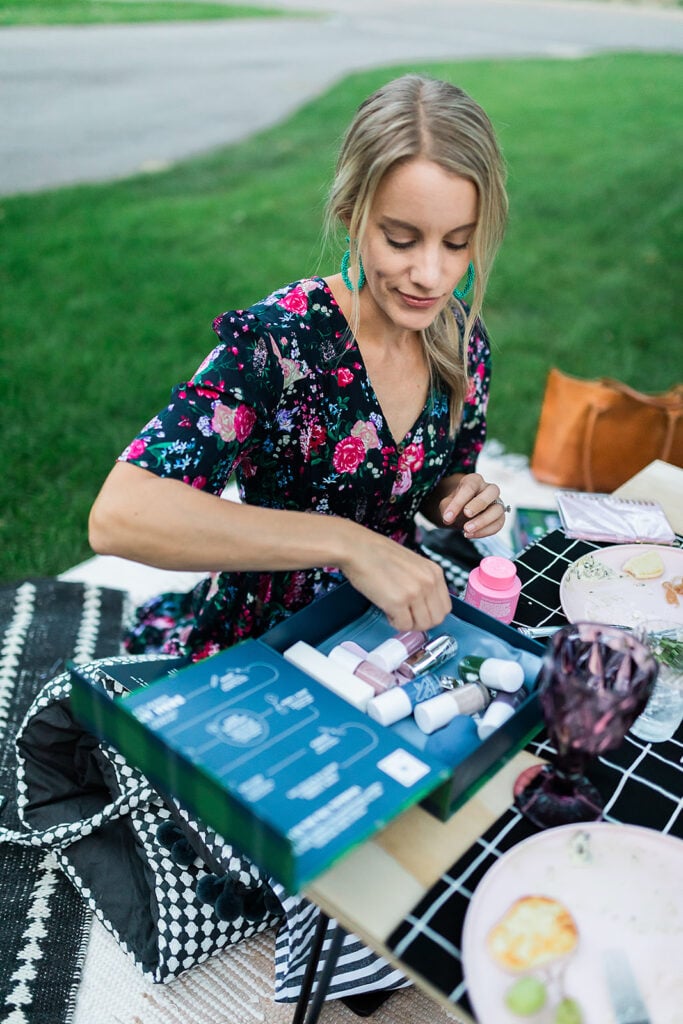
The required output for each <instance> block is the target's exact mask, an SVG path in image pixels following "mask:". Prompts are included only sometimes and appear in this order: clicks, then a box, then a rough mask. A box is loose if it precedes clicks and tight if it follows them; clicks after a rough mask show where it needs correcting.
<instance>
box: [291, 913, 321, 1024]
mask: <svg viewBox="0 0 683 1024" xmlns="http://www.w3.org/2000/svg"><path fill="white" fill-rule="evenodd" d="M329 923H330V919H329V917H328V916H327V914H323V912H322V910H321V911H320V913H319V915H318V923H317V924H316V926H315V934H314V935H313V942H312V944H311V951H310V953H309V956H308V963H307V964H306V972H305V974H304V980H303V982H302V984H301V992H300V993H299V998H298V999H297V1002H296V1010H295V1011H294V1017H293V1018H292V1024H303V1022H304V1018H305V1016H306V1010H307V1009H308V1003H309V1000H310V998H311V991H312V989H313V982H314V981H315V975H316V972H317V970H318V964H319V963H320V954H321V952H322V948H323V942H324V941H325V935H326V933H327V926H328V925H329Z"/></svg>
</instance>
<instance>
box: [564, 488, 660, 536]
mask: <svg viewBox="0 0 683 1024" xmlns="http://www.w3.org/2000/svg"><path fill="white" fill-rule="evenodd" d="M556 497H557V507H558V511H559V513H560V521H561V523H562V529H563V530H564V532H565V534H566V535H567V536H568V537H572V538H575V539H577V540H593V541H606V542H607V543H612V544H629V543H633V542H634V541H635V542H644V543H649V544H673V542H674V541H675V539H676V535H675V533H674V531H673V528H672V526H671V523H670V522H669V520H668V519H667V517H666V513H665V512H664V509H663V508H662V506H661V505H660V504H659V503H658V502H656V501H636V500H632V499H629V498H616V497H614V495H612V494H587V493H585V492H584V491H558V492H557V496H556Z"/></svg>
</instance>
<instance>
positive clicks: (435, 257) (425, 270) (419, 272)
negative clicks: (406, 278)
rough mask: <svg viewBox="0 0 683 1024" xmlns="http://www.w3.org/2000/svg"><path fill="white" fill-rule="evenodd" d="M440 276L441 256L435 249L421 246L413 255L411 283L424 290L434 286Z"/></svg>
mask: <svg viewBox="0 0 683 1024" xmlns="http://www.w3.org/2000/svg"><path fill="white" fill-rule="evenodd" d="M440 277H441V258H440V255H439V253H438V251H437V250H435V249H431V248H429V247H426V246H425V247H423V248H422V249H421V250H420V251H419V252H417V253H416V255H415V263H414V264H413V269H412V273H411V280H412V282H413V284H416V285H419V286H420V287H421V288H424V289H425V291H429V290H430V289H433V288H435V287H436V286H437V285H438V283H439V280H440Z"/></svg>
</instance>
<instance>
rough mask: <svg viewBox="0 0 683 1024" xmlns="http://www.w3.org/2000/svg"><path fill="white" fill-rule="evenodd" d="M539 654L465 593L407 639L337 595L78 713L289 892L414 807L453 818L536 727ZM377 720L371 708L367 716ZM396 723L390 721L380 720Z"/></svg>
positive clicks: (377, 614) (76, 692) (97, 698)
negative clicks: (432, 623) (434, 624)
mask: <svg viewBox="0 0 683 1024" xmlns="http://www.w3.org/2000/svg"><path fill="white" fill-rule="evenodd" d="M544 649H545V648H544V646H543V645H542V644H541V643H539V642H538V641H537V640H535V639H533V638H531V637H527V636H524V635H523V634H521V633H520V632H518V631H517V630H515V629H513V628H512V627H511V626H509V625H507V624H506V623H504V622H501V621H500V620H499V619H496V618H494V617H493V616H491V615H488V614H486V613H485V612H482V611H481V610H480V609H478V608H475V607H473V606H472V605H471V604H468V603H467V602H465V601H462V600H460V599H459V598H455V597H454V598H453V599H452V611H451V613H449V615H447V616H446V618H445V620H444V621H443V623H441V624H440V625H439V627H438V628H437V629H434V630H430V631H429V633H427V634H419V635H414V634H400V633H396V631H395V630H393V629H392V628H391V627H390V626H389V624H388V622H387V620H386V618H385V616H384V615H383V613H382V612H381V611H380V610H379V609H378V608H375V607H374V606H372V605H370V604H369V603H368V601H367V600H366V599H365V598H364V597H363V596H362V595H361V594H359V593H358V592H357V591H356V590H354V589H353V588H352V587H351V586H350V584H344V585H342V586H341V587H339V588H338V589H337V590H336V591H334V592H333V593H331V594H329V595H326V596H324V597H322V598H320V599H319V600H318V601H316V602H314V604H312V605H310V606H309V607H307V608H305V609H303V611H301V612H298V613H296V614H294V615H292V616H291V617H290V618H288V619H286V620H285V621H284V622H282V623H280V624H279V625H278V626H276V627H274V628H273V629H272V630H270V631H269V632H268V633H266V634H265V635H264V636H262V637H260V638H259V639H258V640H246V641H244V642H243V643H241V644H238V645H236V646H235V647H232V648H229V649H227V650H225V651H222V652H220V653H219V654H216V655H214V656H212V657H210V658H206V659H205V660H204V661H200V662H197V663H195V664H190V665H188V666H187V667H183V668H180V669H179V670H178V671H175V672H174V673H173V674H169V675H165V676H163V677H162V678H160V679H157V680H155V681H153V682H150V683H149V684H148V685H147V686H144V687H141V688H139V689H137V690H134V691H133V692H131V693H130V694H127V695H126V696H125V697H120V698H114V699H111V698H109V697H107V696H106V695H103V693H102V691H101V689H99V688H98V687H96V686H95V685H93V683H92V681H91V680H89V678H88V673H87V671H85V670H84V669H82V668H81V667H79V666H72V667H71V672H72V694H71V701H72V707H73V708H74V713H75V714H76V715H77V716H78V717H79V718H80V719H81V721H83V722H84V723H85V724H86V725H87V726H88V728H89V730H90V731H91V732H94V733H95V734H96V735H98V736H100V737H101V738H103V739H105V740H107V741H108V742H110V743H112V744H113V745H114V746H116V747H117V748H118V749H119V750H121V752H122V753H123V754H124V756H125V757H126V758H127V760H129V761H130V763H132V764H133V765H135V766H137V767H139V768H140V769H141V770H142V771H143V772H144V773H145V774H146V775H147V776H148V777H149V778H150V779H151V780H152V781H153V782H155V783H156V785H158V786H159V787H160V788H161V789H163V790H165V789H166V788H168V786H169V784H170V781H171V780H172V783H173V789H174V792H175V793H176V794H177V796H178V798H179V799H180V800H181V802H182V803H183V804H184V805H185V806H186V807H188V809H189V810H190V811H192V812H194V813H195V814H198V815H199V816H200V817H201V818H202V819H203V820H205V821H206V822H207V824H208V825H210V826H211V827H212V828H214V829H215V830H216V831H217V832H218V833H219V834H221V835H224V836H225V837H226V839H227V840H228V841H232V842H234V843H236V844H239V846H240V849H241V850H242V851H243V852H244V853H245V854H246V855H248V856H251V857H252V858H253V859H254V860H255V861H256V862H257V863H258V864H259V865H260V866H261V867H262V868H263V869H264V870H266V871H268V872H269V873H270V874H272V875H273V876H274V877H275V878H277V879H278V880H280V881H281V882H282V884H283V885H284V886H285V888H287V889H288V890H289V891H291V892H298V891H301V890H302V887H304V886H305V885H306V883H307V882H309V881H311V880H312V879H313V878H315V877H317V876H318V875H319V874H320V873H321V872H322V871H324V870H326V868H328V867H329V866H330V865H331V864H332V863H333V862H334V861H335V860H337V859H338V858H339V857H340V856H342V855H343V854H344V853H345V852H346V851H348V850H349V849H351V848H352V847H353V846H355V845H357V844H358V843H360V842H363V841H365V840H367V839H368V838H370V837H371V836H372V835H373V834H374V833H375V832H376V831H377V830H378V829H380V828H382V827H383V826H384V825H386V824H387V823H388V822H389V821H391V820H392V819H393V818H395V817H396V816H397V815H398V814H400V813H402V811H404V810H405V809H406V808H407V807H409V806H411V805H413V804H415V803H421V804H422V806H423V807H424V808H425V809H426V810H428V811H429V812H430V813H432V814H434V815H435V816H436V817H437V818H439V819H441V820H446V819H447V818H448V817H450V815H451V814H452V813H453V812H454V811H455V810H456V809H457V808H458V807H459V806H461V804H462V803H464V801H465V800H467V799H468V798H469V797H470V796H471V795H473V794H474V792H476V790H477V789H478V788H479V786H481V785H482V784H483V782H484V781H486V779H487V778H489V777H490V775H491V774H492V773H493V772H494V771H495V770H496V768H497V767H499V766H500V765H501V764H502V763H504V762H505V761H507V760H508V759H509V758H510V757H511V756H512V755H513V754H514V753H515V752H516V751H517V750H519V749H521V748H522V747H523V746H524V745H525V744H526V743H527V742H528V741H529V739H530V738H531V737H532V736H533V735H534V734H535V733H536V732H538V731H539V729H540V728H541V715H540V709H539V706H538V700H537V698H536V695H535V681H536V676H537V674H538V671H539V670H540V666H541V659H542V656H543V653H544ZM371 709H374V710H371ZM383 722H384V723H387V724H383Z"/></svg>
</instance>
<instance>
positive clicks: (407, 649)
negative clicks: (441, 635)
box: [368, 629, 427, 672]
mask: <svg viewBox="0 0 683 1024" xmlns="http://www.w3.org/2000/svg"><path fill="white" fill-rule="evenodd" d="M426 642H427V633H425V632H423V631H422V630H419V629H412V630H408V631H407V632H405V633H397V634H396V636H392V637H390V638H389V639H388V640H385V641H384V643H381V644H380V645H379V646H378V647H374V648H373V649H372V650H371V651H369V652H368V661H370V662H372V664H373V665H379V667H380V668H383V669H384V670H385V672H393V671H394V670H395V669H397V668H398V666H399V665H400V664H401V662H402V661H405V659H406V658H408V657H409V656H410V655H411V654H413V653H414V652H415V651H417V650H419V649H420V647H422V646H423V645H424V644H425V643H426Z"/></svg>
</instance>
